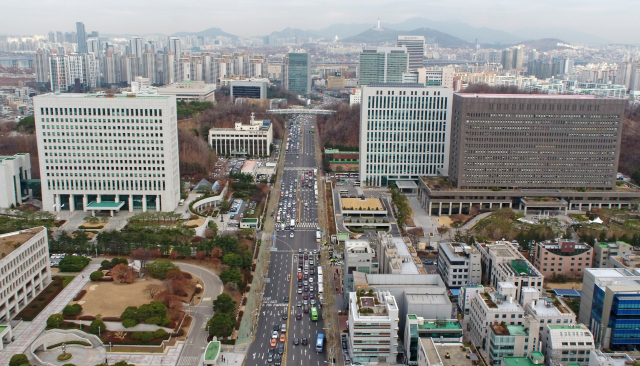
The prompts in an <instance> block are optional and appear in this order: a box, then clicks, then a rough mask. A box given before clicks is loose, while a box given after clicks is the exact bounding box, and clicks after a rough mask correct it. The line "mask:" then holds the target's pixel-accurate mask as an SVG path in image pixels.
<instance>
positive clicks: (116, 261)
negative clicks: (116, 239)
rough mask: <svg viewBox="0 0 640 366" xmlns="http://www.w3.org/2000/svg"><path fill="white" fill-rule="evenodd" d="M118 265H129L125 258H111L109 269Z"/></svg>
mask: <svg viewBox="0 0 640 366" xmlns="http://www.w3.org/2000/svg"><path fill="white" fill-rule="evenodd" d="M118 264H129V261H128V260H127V258H113V259H111V267H115V266H117V265H118Z"/></svg>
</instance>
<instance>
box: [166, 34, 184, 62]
mask: <svg viewBox="0 0 640 366" xmlns="http://www.w3.org/2000/svg"><path fill="white" fill-rule="evenodd" d="M169 52H173V54H174V55H176V56H175V57H176V58H177V59H179V58H180V56H181V55H182V46H181V44H180V38H178V37H169Z"/></svg>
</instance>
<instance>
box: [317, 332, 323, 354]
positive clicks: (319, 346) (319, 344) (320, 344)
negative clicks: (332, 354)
mask: <svg viewBox="0 0 640 366" xmlns="http://www.w3.org/2000/svg"><path fill="white" fill-rule="evenodd" d="M323 348H324V334H322V333H320V334H318V340H317V341H316V352H322V349H323Z"/></svg>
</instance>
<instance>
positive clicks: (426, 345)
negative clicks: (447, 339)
mask: <svg viewBox="0 0 640 366" xmlns="http://www.w3.org/2000/svg"><path fill="white" fill-rule="evenodd" d="M419 340H420V342H421V343H422V347H423V349H424V351H425V354H426V357H427V358H428V360H429V362H428V364H430V365H442V366H454V365H455V366H472V365H473V364H474V362H473V361H472V359H475V361H476V362H477V355H475V354H473V353H472V354H471V355H469V357H468V358H467V356H468V354H467V350H466V349H465V348H463V347H460V345H459V344H455V343H442V344H441V343H434V342H433V339H432V338H420V339H419Z"/></svg>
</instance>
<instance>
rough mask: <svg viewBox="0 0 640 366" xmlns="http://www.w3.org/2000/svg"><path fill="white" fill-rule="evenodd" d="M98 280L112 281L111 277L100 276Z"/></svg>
mask: <svg viewBox="0 0 640 366" xmlns="http://www.w3.org/2000/svg"><path fill="white" fill-rule="evenodd" d="M100 281H104V282H113V277H106V276H105V277H102V278H101V279H100Z"/></svg>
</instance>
